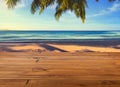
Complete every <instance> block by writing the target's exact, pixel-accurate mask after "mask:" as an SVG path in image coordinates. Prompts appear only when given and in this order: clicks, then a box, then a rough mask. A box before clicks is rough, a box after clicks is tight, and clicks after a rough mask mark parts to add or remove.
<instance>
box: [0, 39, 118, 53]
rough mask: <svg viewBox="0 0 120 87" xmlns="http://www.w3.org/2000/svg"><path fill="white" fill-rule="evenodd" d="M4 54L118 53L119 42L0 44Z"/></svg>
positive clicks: (0, 49)
mask: <svg viewBox="0 0 120 87" xmlns="http://www.w3.org/2000/svg"><path fill="white" fill-rule="evenodd" d="M0 51H1V52H2V51H6V52H56V53H57V52H74V53H75V52H120V41H119V40H105V41H99V40H98V41H80V42H2V43H1V42H0Z"/></svg>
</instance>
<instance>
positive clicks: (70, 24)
mask: <svg viewBox="0 0 120 87" xmlns="http://www.w3.org/2000/svg"><path fill="white" fill-rule="evenodd" d="M31 1H32V0H21V2H20V3H19V4H18V5H17V7H15V9H13V10H8V9H7V8H6V5H5V2H4V0H0V30H120V26H119V24H120V2H119V1H117V2H112V3H110V2H108V0H100V1H99V2H98V3H97V2H95V0H88V8H86V22H85V23H84V24H83V23H82V22H81V19H80V18H76V16H75V15H74V13H71V12H69V11H68V12H66V13H65V14H63V15H62V17H61V18H60V20H59V21H56V20H55V17H54V13H55V5H54V6H52V7H49V8H47V10H45V11H44V13H43V14H41V15H39V14H38V13H36V14H35V15H33V14H31V12H30V4H31Z"/></svg>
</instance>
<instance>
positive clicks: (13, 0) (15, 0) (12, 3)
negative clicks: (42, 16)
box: [5, 0, 20, 8]
mask: <svg viewBox="0 0 120 87" xmlns="http://www.w3.org/2000/svg"><path fill="white" fill-rule="evenodd" d="M19 1H20V0H5V2H6V4H7V6H8V8H14V7H15V6H16V5H17V3H18V2H19Z"/></svg>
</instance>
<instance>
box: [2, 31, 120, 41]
mask: <svg viewBox="0 0 120 87" xmlns="http://www.w3.org/2000/svg"><path fill="white" fill-rule="evenodd" d="M84 40H120V31H0V42H50V41H51V42H52V41H56V42H60V41H61V42H63V41H73V42H75V41H77V42H79V41H84Z"/></svg>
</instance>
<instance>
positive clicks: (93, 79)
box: [0, 52, 120, 87]
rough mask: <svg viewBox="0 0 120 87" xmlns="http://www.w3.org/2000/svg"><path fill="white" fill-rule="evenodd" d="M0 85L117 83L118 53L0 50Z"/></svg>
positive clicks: (113, 86) (100, 86) (104, 86)
mask: <svg viewBox="0 0 120 87" xmlns="http://www.w3.org/2000/svg"><path fill="white" fill-rule="evenodd" d="M0 87H120V53H100V52H81V53H80V52H77V53H55V52H53V53H52V52H48V53H39V52H28V53H24V52H0Z"/></svg>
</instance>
